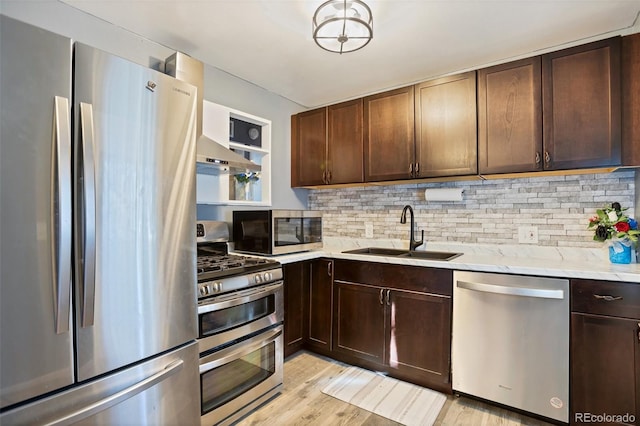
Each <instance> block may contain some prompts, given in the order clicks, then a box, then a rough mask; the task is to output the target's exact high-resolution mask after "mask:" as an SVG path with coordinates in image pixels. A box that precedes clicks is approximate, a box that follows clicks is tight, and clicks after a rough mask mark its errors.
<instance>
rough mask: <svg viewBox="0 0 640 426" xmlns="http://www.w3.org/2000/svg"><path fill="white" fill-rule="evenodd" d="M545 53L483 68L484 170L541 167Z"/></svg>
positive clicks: (480, 109) (480, 94)
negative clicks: (543, 55)
mask: <svg viewBox="0 0 640 426" xmlns="http://www.w3.org/2000/svg"><path fill="white" fill-rule="evenodd" d="M541 66H542V65H541V57H540V56H536V57H533V58H527V59H522V60H519V61H515V62H509V63H506V64H501V65H496V66H493V67H490V68H484V69H481V70H479V71H478V170H479V173H480V174H490V173H515V172H532V171H538V170H542V155H543V149H542V73H541Z"/></svg>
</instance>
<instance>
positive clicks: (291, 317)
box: [282, 262, 309, 357]
mask: <svg viewBox="0 0 640 426" xmlns="http://www.w3.org/2000/svg"><path fill="white" fill-rule="evenodd" d="M282 269H283V272H284V356H285V357H287V356H289V355H291V354H293V353H295V352H296V351H297V350H298V349H300V348H301V347H302V345H303V343H304V341H305V340H306V331H307V326H308V321H309V317H308V308H309V262H295V263H289V264H286V265H282Z"/></svg>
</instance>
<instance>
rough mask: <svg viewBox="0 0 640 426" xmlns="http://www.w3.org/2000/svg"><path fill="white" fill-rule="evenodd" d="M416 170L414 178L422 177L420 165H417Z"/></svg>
mask: <svg viewBox="0 0 640 426" xmlns="http://www.w3.org/2000/svg"><path fill="white" fill-rule="evenodd" d="M414 170H415V173H414V176H415V177H420V163H416V165H415V168H414Z"/></svg>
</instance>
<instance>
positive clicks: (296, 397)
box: [237, 351, 549, 426]
mask: <svg viewBox="0 0 640 426" xmlns="http://www.w3.org/2000/svg"><path fill="white" fill-rule="evenodd" d="M347 367H348V365H346V364H342V363H340V362H337V361H334V360H331V359H328V358H324V357H321V356H319V355H316V354H313V353H310V352H305V351H302V352H299V353H297V354H295V355H293V356H291V357H289V358H288V359H287V360H286V361H285V364H284V388H283V391H282V394H281V395H279V396H278V397H276V398H274V399H272V400H271V401H269V402H267V403H266V404H265V405H263V406H262V407H260V408H259V409H258V410H256V411H254V412H253V413H251V414H249V415H248V416H246V417H245V418H243V419H242V420H240V421H239V422H238V423H237V424H238V425H243V426H250V425H278V426H280V425H331V426H334V425H349V426H352V425H354V426H355V425H367V426H382V425H384V426H387V425H399V424H400V423H396V422H394V421H391V420H389V419H386V418H384V417H380V416H378V415H376V414H373V413H370V412H368V411H365V410H363V409H361V408H358V407H356V406H355V405H351V404H347V403H346V402H343V401H340V400H339V399H336V398H333V397H331V396H328V395H325V394H323V393H322V389H323V388H324V387H325V386H326V385H327V384H328V383H329V380H331V379H332V378H333V377H335V376H337V375H338V374H340V373H341V372H342V371H344V369H345V368H347ZM435 424H436V425H474V426H475V425H536V426H543V425H549V423H545V422H542V421H540V420H537V419H532V418H530V417H526V416H523V415H521V414H518V413H514V412H511V411H508V410H505V409H501V408H497V407H494V406H491V405H487V404H484V403H482V402H479V401H475V400H472V399H469V398H464V397H455V396H449V397H448V398H447V402H446V403H445V405H444V407H443V408H442V410H441V411H440V415H439V416H438V418H437V420H436V423H435Z"/></svg>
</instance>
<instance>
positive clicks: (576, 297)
mask: <svg viewBox="0 0 640 426" xmlns="http://www.w3.org/2000/svg"><path fill="white" fill-rule="evenodd" d="M571 311H572V312H583V313H587V314H600V315H609V316H613V317H622V318H635V319H640V283H619V282H611V281H596V280H571Z"/></svg>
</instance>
